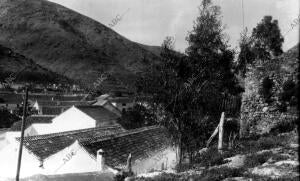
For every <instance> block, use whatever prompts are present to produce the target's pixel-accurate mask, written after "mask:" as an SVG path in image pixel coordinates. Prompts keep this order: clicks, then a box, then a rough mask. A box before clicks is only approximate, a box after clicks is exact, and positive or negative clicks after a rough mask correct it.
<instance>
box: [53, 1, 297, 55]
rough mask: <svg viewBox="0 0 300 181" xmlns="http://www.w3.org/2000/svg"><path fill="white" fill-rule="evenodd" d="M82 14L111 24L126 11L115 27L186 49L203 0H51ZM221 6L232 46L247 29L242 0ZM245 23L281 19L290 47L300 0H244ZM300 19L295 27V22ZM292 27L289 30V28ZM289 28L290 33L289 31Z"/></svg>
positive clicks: (294, 38) (134, 37)
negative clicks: (169, 38) (168, 39)
mask: <svg viewBox="0 0 300 181" xmlns="http://www.w3.org/2000/svg"><path fill="white" fill-rule="evenodd" d="M50 1H52V2H56V3H59V4H61V5H63V6H66V7H68V8H70V9H73V10H75V11H77V12H79V13H81V14H84V15H86V16H88V17H91V18H93V19H95V20H97V21H99V22H101V23H102V24H104V25H107V26H108V25H109V24H110V23H111V21H112V20H113V19H114V18H115V17H116V16H117V15H122V14H124V15H123V17H122V20H121V21H119V22H118V23H117V24H116V25H115V26H114V27H112V29H113V30H115V31H116V32H118V33H119V34H121V35H123V36H125V37H127V38H128V39H130V40H132V41H135V42H139V43H143V44H147V45H161V43H162V41H163V40H164V38H165V37H166V36H174V37H175V38H176V43H175V46H176V47H175V48H176V49H177V50H180V51H182V52H183V51H184V50H185V48H186V47H187V42H186V40H185V37H186V36H187V33H188V31H191V30H192V27H193V21H194V20H195V19H196V17H197V16H198V14H199V11H198V6H199V4H200V2H201V0H50ZM213 2H214V4H217V5H220V6H221V11H222V16H223V18H222V22H223V24H225V25H226V27H227V28H226V30H225V32H226V33H227V34H228V36H229V44H230V45H231V47H232V48H236V47H237V45H238V39H239V37H240V32H241V31H242V29H243V23H242V22H243V21H242V3H241V2H242V0H213ZM244 15H245V27H248V30H251V31H252V29H253V27H255V26H256V24H257V23H258V22H259V21H260V20H261V19H262V18H263V16H264V15H271V16H273V18H274V19H277V20H278V21H279V26H280V29H281V32H282V34H286V35H285V36H284V38H285V41H284V45H283V49H284V50H287V49H289V48H291V47H292V46H294V45H296V43H297V42H299V17H298V16H299V0H244ZM295 19H298V25H297V26H296V27H294V28H293V29H291V28H292V26H291V23H292V22H293V20H295ZM288 31H289V32H288ZM286 32H288V33H286Z"/></svg>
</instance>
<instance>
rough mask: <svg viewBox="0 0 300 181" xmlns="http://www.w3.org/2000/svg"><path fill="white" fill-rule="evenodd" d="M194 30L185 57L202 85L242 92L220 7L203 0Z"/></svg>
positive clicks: (209, 0) (220, 90) (226, 90)
mask: <svg viewBox="0 0 300 181" xmlns="http://www.w3.org/2000/svg"><path fill="white" fill-rule="evenodd" d="M199 9H200V16H199V17H197V19H196V21H195V23H194V28H193V30H192V31H191V32H190V33H189V35H188V36H187V41H188V43H189V47H188V48H187V49H186V53H187V55H188V56H189V59H190V60H191V62H192V64H193V67H194V70H193V72H194V73H196V74H200V75H199V79H200V80H202V81H206V80H208V81H209V82H210V83H211V85H213V86H214V87H215V88H216V90H218V91H219V92H228V93H233V94H236V93H238V92H239V91H240V90H239V89H237V87H234V86H232V85H236V79H235V77H234V74H233V72H232V70H231V69H232V64H233V57H234V51H233V50H230V49H229V47H228V45H227V40H226V36H225V34H224V33H223V30H224V27H223V25H222V22H221V17H220V16H221V12H220V7H219V6H215V5H213V4H212V3H211V0H203V1H202V4H201V6H200V8H199Z"/></svg>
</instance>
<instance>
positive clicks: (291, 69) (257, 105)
mask: <svg viewBox="0 0 300 181" xmlns="http://www.w3.org/2000/svg"><path fill="white" fill-rule="evenodd" d="M295 52H298V47H294V48H293V49H292V50H290V51H289V52H287V53H285V54H283V55H282V56H281V57H279V58H276V59H272V60H269V61H265V62H258V63H256V64H255V65H251V66H248V67H247V73H246V77H245V80H244V83H245V92H244V93H243V96H242V106H241V119H240V124H241V125H240V126H241V130H240V134H241V136H247V135H253V134H264V133H268V132H269V131H270V129H272V127H274V126H275V125H276V124H277V123H278V122H279V121H284V120H288V119H295V118H297V115H298V114H297V110H296V107H295V106H294V107H293V106H289V105H287V110H286V111H282V110H280V106H281V105H282V102H281V101H280V100H279V97H280V94H281V93H282V91H283V89H282V87H283V84H284V82H286V81H287V80H293V81H294V82H295V83H298V80H297V72H298V60H297V56H298V53H295ZM265 77H269V79H271V80H272V81H273V86H272V89H271V93H272V94H271V97H270V99H269V100H270V101H266V99H265V98H264V97H263V96H262V94H261V91H260V89H261V88H262V81H263V79H264V78H265Z"/></svg>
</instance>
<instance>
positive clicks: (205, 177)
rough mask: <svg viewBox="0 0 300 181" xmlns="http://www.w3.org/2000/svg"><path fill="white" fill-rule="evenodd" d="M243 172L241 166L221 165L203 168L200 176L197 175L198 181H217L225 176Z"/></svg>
mask: <svg viewBox="0 0 300 181" xmlns="http://www.w3.org/2000/svg"><path fill="white" fill-rule="evenodd" d="M244 172H245V170H244V169H242V168H229V167H222V168H213V169H209V170H205V171H204V172H203V173H202V174H201V177H198V179H195V180H199V181H219V180H223V179H225V178H230V177H241V176H243V173H244Z"/></svg>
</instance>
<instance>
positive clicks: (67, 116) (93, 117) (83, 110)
mask: <svg viewBox="0 0 300 181" xmlns="http://www.w3.org/2000/svg"><path fill="white" fill-rule="evenodd" d="M118 118H119V116H118V115H117V114H115V113H113V112H111V111H109V110H107V109H106V108H104V107H102V106H72V107H70V108H69V109H67V110H66V111H64V112H63V113H61V114H59V115H58V116H56V117H55V118H54V119H52V123H50V124H41V123H36V124H32V125H31V126H29V127H28V128H27V129H26V130H25V135H26V136H33V135H40V134H50V133H57V132H64V131H71V130H77V129H86V128H95V127H101V126H107V125H115V124H117V119H118Z"/></svg>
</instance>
